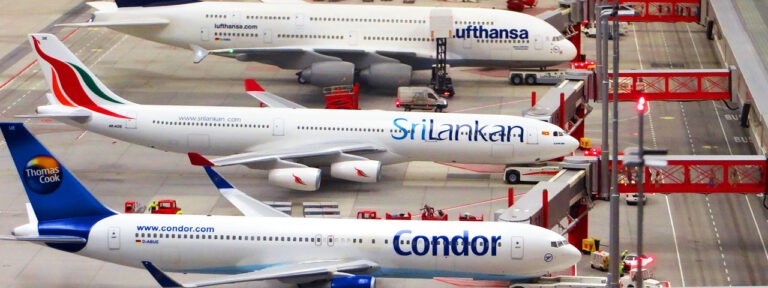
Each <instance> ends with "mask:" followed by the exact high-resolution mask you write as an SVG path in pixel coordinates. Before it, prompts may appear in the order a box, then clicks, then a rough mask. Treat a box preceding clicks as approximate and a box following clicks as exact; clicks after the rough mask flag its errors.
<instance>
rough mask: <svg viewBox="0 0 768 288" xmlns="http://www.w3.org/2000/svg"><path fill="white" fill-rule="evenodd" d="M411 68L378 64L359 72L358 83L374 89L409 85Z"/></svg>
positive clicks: (402, 65)
mask: <svg viewBox="0 0 768 288" xmlns="http://www.w3.org/2000/svg"><path fill="white" fill-rule="evenodd" d="M412 70H413V69H412V68H411V66H408V65H406V64H402V63H378V64H373V65H371V67H368V69H365V70H362V71H360V81H362V82H364V83H366V84H368V85H370V86H371V87H375V88H385V89H390V88H391V89H394V88H397V87H400V86H408V85H411V71H412Z"/></svg>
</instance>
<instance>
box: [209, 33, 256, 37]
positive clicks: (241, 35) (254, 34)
mask: <svg viewBox="0 0 768 288" xmlns="http://www.w3.org/2000/svg"><path fill="white" fill-rule="evenodd" d="M213 36H227V37H254V38H256V37H259V34H258V33H231V32H214V33H213Z"/></svg>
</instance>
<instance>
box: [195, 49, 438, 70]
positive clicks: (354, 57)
mask: <svg viewBox="0 0 768 288" xmlns="http://www.w3.org/2000/svg"><path fill="white" fill-rule="evenodd" d="M189 47H190V48H191V49H192V51H194V53H195V59H194V61H195V63H199V62H200V61H202V60H203V59H204V58H205V57H206V56H208V55H218V56H226V57H234V58H235V59H237V60H240V61H257V62H261V63H265V64H271V65H275V66H278V67H280V68H282V69H304V68H307V67H309V66H311V65H312V63H316V62H324V61H346V62H351V63H355V66H357V67H358V68H365V67H368V66H370V65H372V64H375V63H383V62H386V63H397V62H403V61H401V60H400V59H401V58H402V59H404V60H408V61H411V59H417V57H419V56H425V57H429V56H430V55H417V54H416V53H413V52H396V51H366V50H363V49H348V48H308V47H272V48H270V47H266V48H232V49H215V50H206V49H204V48H202V47H200V46H197V45H194V44H190V45H189ZM393 56H395V57H393ZM413 61H415V60H413ZM403 63H407V62H403Z"/></svg>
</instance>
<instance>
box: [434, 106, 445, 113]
mask: <svg viewBox="0 0 768 288" xmlns="http://www.w3.org/2000/svg"><path fill="white" fill-rule="evenodd" d="M435 112H443V107H435Z"/></svg>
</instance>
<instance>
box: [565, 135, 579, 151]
mask: <svg viewBox="0 0 768 288" xmlns="http://www.w3.org/2000/svg"><path fill="white" fill-rule="evenodd" d="M579 146H580V145H579V140H577V139H576V138H573V136H568V139H567V140H565V148H566V149H568V152H573V151H574V150H576V148H579Z"/></svg>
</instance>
